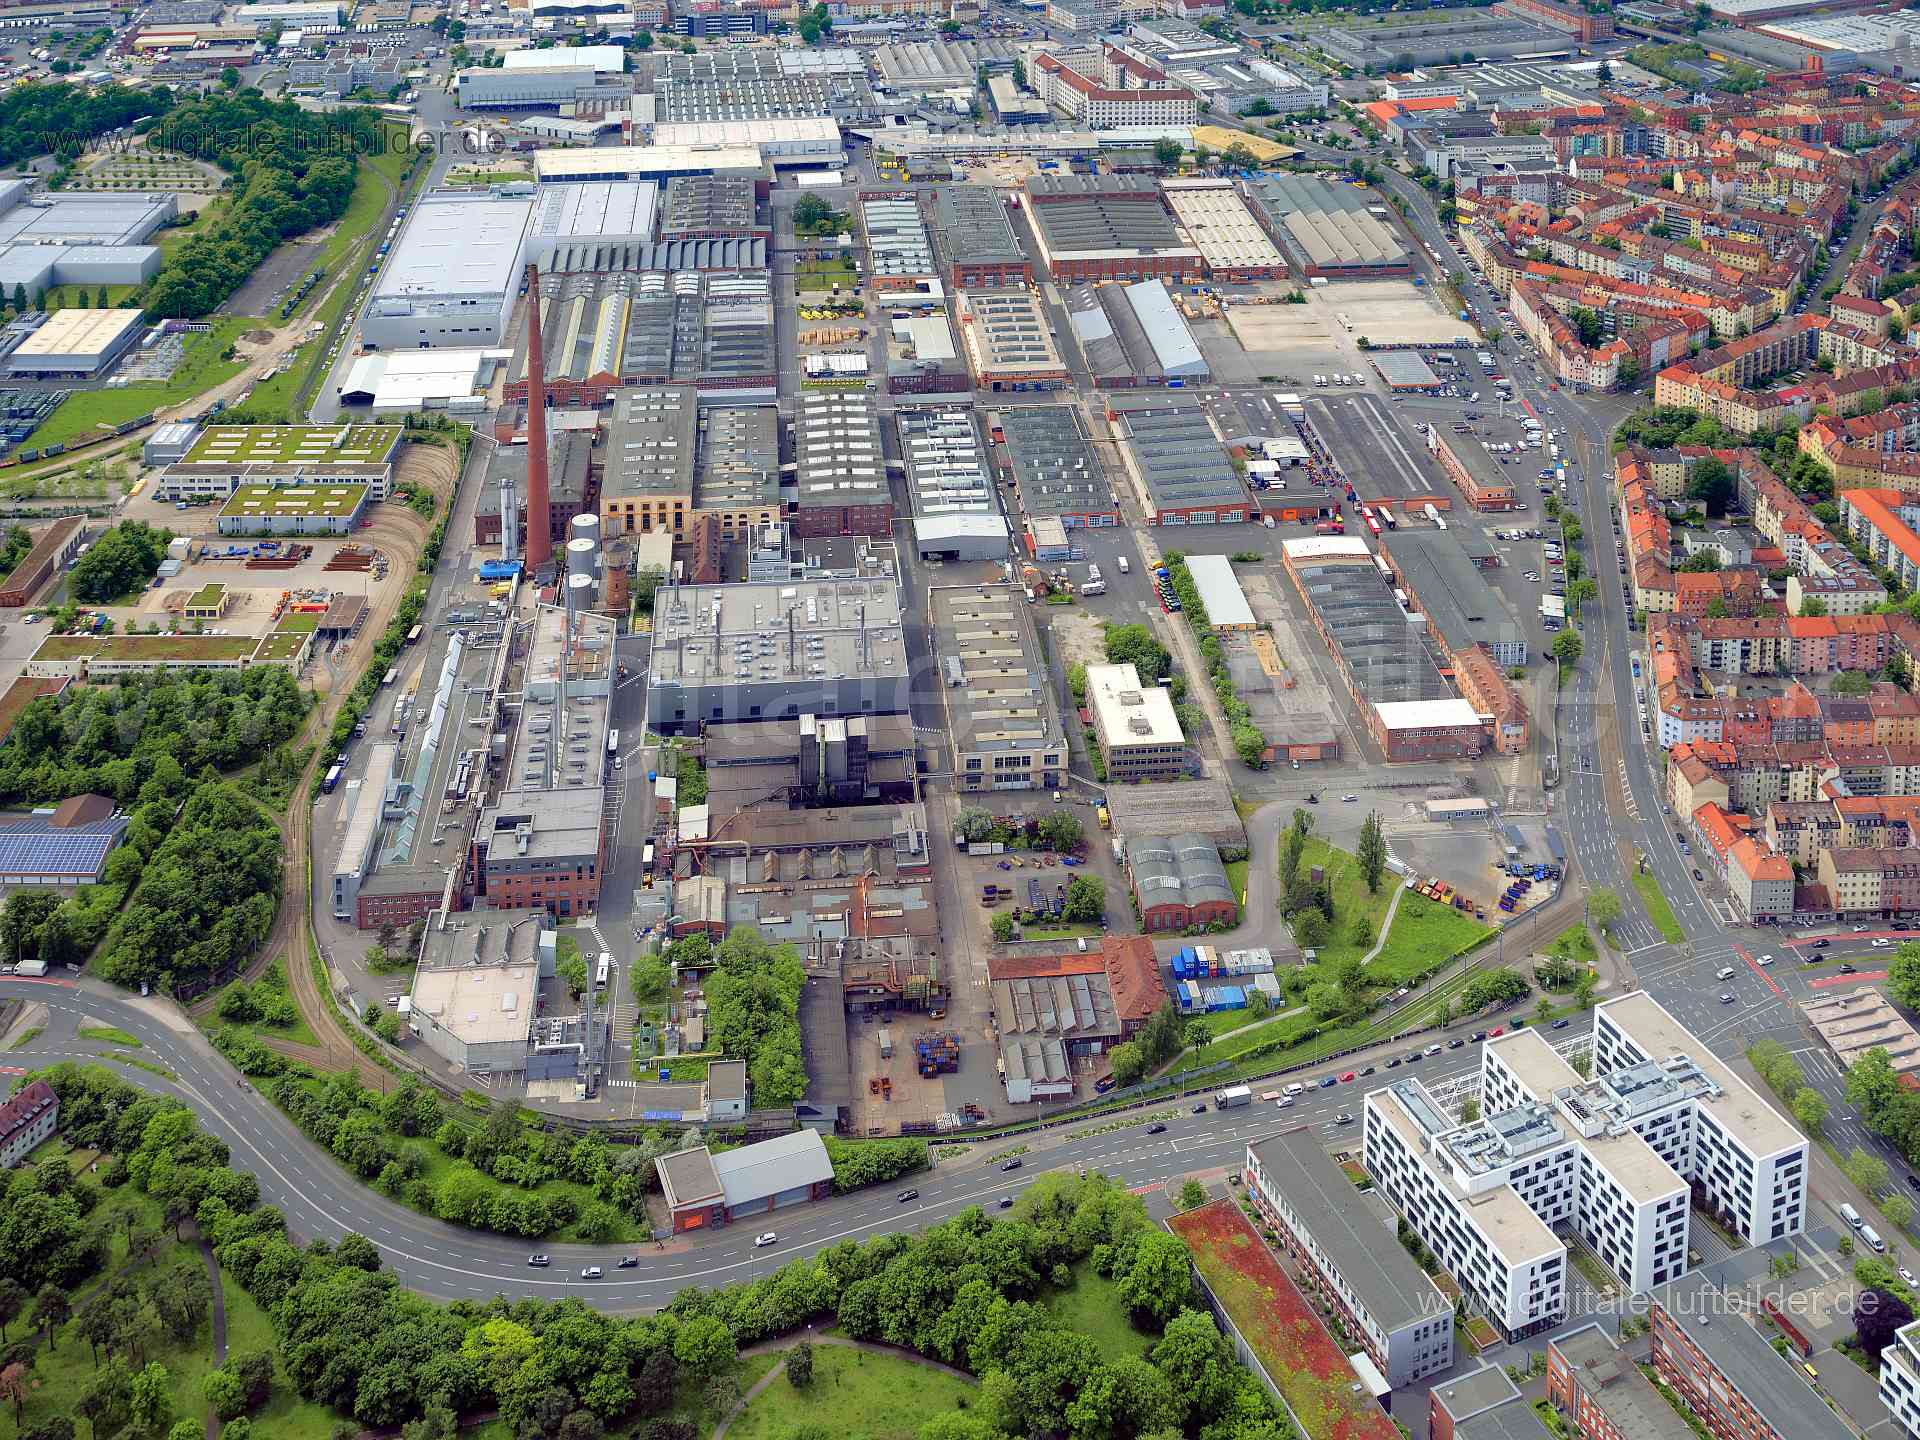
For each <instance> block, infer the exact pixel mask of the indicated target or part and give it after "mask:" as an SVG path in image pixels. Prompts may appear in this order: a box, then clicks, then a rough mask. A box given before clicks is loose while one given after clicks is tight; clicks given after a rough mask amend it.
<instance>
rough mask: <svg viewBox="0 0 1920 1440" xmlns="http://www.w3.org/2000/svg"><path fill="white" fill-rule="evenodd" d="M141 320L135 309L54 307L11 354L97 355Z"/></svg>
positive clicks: (17, 355) (16, 355)
mask: <svg viewBox="0 0 1920 1440" xmlns="http://www.w3.org/2000/svg"><path fill="white" fill-rule="evenodd" d="M141 323H142V320H141V315H140V312H139V311H138V310H81V309H77V308H75V309H68V310H56V311H54V312H53V313H52V314H51V315H49V316H47V319H46V323H45V324H43V325H42V326H40V328H39V329H37V330H35V331H34V332H33V334H31V335H29V336H28V337H27V338H26V339H25V340H22V341H21V342H20V344H19V346H18V348H16V349H15V350H14V352H13V353H14V355H15V357H19V356H36V355H99V354H102V353H104V352H105V351H106V350H107V349H108V348H109V347H110V346H111V345H112V344H113V343H114V342H115V341H116V340H118V339H119V338H120V337H121V336H122V335H124V334H125V333H126V332H127V331H128V330H129V329H132V328H135V327H137V326H139V325H140V324H141Z"/></svg>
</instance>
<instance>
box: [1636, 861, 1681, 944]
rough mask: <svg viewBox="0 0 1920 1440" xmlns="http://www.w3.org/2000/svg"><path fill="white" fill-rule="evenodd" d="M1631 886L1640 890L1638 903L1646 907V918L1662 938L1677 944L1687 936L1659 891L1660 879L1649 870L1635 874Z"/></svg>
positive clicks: (1665, 898)
mask: <svg viewBox="0 0 1920 1440" xmlns="http://www.w3.org/2000/svg"><path fill="white" fill-rule="evenodd" d="M1633 888H1634V889H1635V890H1637V891H1639V892H1640V903H1641V904H1642V905H1644V906H1646V907H1647V918H1648V919H1649V920H1651V921H1652V922H1653V928H1654V929H1656V930H1658V931H1659V932H1660V935H1661V938H1662V939H1664V940H1668V941H1670V942H1672V943H1673V944H1675V945H1678V944H1679V943H1680V942H1681V941H1683V940H1685V939H1686V938H1687V932H1686V931H1684V930H1682V929H1681V928H1680V922H1679V921H1678V920H1676V919H1674V918H1673V907H1672V906H1671V905H1669V904H1668V903H1667V897H1666V896H1665V895H1663V894H1661V893H1660V881H1659V880H1658V879H1657V878H1656V877H1655V875H1654V874H1653V872H1652V871H1651V870H1649V871H1647V872H1646V873H1645V874H1637V875H1635V876H1634V877H1633Z"/></svg>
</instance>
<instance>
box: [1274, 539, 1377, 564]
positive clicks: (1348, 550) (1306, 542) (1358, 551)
mask: <svg viewBox="0 0 1920 1440" xmlns="http://www.w3.org/2000/svg"><path fill="white" fill-rule="evenodd" d="M1280 548H1281V550H1282V551H1283V552H1285V554H1286V557H1287V558H1288V559H1289V560H1334V559H1338V558H1339V557H1341V556H1347V557H1349V558H1352V559H1356V560H1357V559H1364V558H1365V557H1366V556H1368V555H1371V554H1372V553H1373V552H1372V551H1371V550H1369V549H1368V548H1367V542H1366V541H1364V540H1362V539H1361V538H1360V537H1359V536H1358V535H1307V536H1303V537H1302V538H1300V539H1298V540H1283V541H1282V542H1281V544H1280Z"/></svg>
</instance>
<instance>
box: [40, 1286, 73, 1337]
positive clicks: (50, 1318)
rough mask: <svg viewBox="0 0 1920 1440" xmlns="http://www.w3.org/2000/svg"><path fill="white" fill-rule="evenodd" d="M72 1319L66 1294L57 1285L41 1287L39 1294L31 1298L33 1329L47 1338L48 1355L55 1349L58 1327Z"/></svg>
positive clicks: (71, 1309) (71, 1307)
mask: <svg viewBox="0 0 1920 1440" xmlns="http://www.w3.org/2000/svg"><path fill="white" fill-rule="evenodd" d="M72 1318H73V1306H72V1305H71V1304H69V1303H68V1301H67V1297H66V1292H64V1291H63V1290H61V1289H60V1287H59V1286H58V1285H53V1284H47V1285H42V1286H41V1287H40V1293H39V1294H38V1295H36V1296H34V1297H33V1328H34V1329H36V1330H39V1331H41V1332H42V1333H43V1334H45V1336H46V1337H47V1350H48V1353H52V1351H53V1350H54V1349H55V1348H56V1345H55V1341H56V1340H57V1339H58V1338H59V1331H60V1327H61V1326H62V1325H64V1324H66V1323H67V1321H68V1320H70V1319H72Z"/></svg>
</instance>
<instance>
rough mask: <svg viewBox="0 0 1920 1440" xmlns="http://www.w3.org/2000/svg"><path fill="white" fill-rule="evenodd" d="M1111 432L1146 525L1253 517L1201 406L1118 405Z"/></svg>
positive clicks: (1177, 400)
mask: <svg viewBox="0 0 1920 1440" xmlns="http://www.w3.org/2000/svg"><path fill="white" fill-rule="evenodd" d="M1113 416H1114V419H1113V430H1114V433H1115V434H1116V435H1118V436H1119V437H1120V438H1121V441H1122V444H1121V446H1120V454H1121V458H1122V459H1123V460H1124V461H1125V463H1126V467H1127V474H1128V477H1129V478H1130V479H1131V480H1132V481H1133V485H1134V491H1135V493H1136V494H1137V495H1138V496H1139V499H1140V505H1141V508H1142V510H1144V511H1145V512H1146V518H1147V523H1148V524H1149V525H1239V524H1243V523H1245V522H1246V521H1247V520H1248V519H1249V518H1251V516H1252V514H1253V501H1252V500H1251V499H1250V498H1249V497H1248V495H1247V487H1246V485H1245V484H1244V483H1243V482H1242V481H1241V479H1240V477H1239V475H1237V474H1236V473H1235V472H1234V468H1233V464H1232V462H1231V461H1230V460H1229V459H1228V458H1227V452H1226V451H1225V450H1224V449H1222V448H1221V445H1220V441H1219V439H1218V437H1217V436H1215V434H1214V433H1213V426H1212V425H1211V424H1210V423H1209V422H1208V420H1207V412H1206V409H1205V407H1203V406H1202V405H1201V404H1200V403H1199V401H1197V400H1190V399H1187V398H1185V397H1182V396H1167V397H1165V398H1163V399H1153V400H1149V401H1145V402H1141V401H1133V400H1130V401H1127V402H1126V403H1124V404H1122V403H1118V402H1116V403H1115V405H1114V409H1113Z"/></svg>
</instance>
